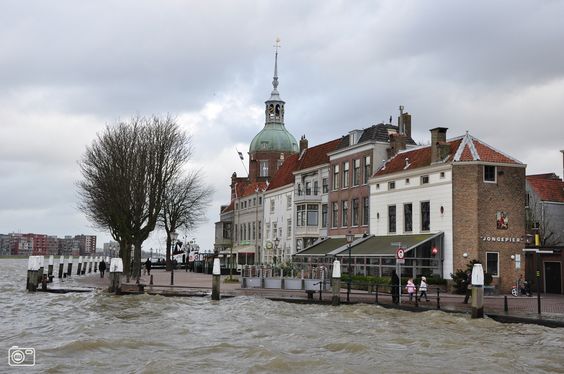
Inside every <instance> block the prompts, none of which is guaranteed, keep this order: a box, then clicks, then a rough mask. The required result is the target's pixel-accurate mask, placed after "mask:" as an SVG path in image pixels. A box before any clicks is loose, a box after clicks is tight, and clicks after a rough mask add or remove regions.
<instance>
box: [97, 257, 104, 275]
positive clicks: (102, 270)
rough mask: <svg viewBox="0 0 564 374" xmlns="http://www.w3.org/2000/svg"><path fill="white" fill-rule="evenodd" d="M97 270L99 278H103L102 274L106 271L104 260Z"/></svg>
mask: <svg viewBox="0 0 564 374" xmlns="http://www.w3.org/2000/svg"><path fill="white" fill-rule="evenodd" d="M98 269H100V278H104V272H105V271H106V261H104V259H102V261H100V264H98Z"/></svg>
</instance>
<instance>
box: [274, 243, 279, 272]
mask: <svg viewBox="0 0 564 374" xmlns="http://www.w3.org/2000/svg"><path fill="white" fill-rule="evenodd" d="M279 244H280V239H278V237H276V238H275V239H274V266H276V254H277V253H278V245H279Z"/></svg>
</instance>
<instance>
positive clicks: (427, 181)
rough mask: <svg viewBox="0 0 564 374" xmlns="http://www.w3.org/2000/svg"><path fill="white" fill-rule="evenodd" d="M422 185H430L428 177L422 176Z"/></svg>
mask: <svg viewBox="0 0 564 374" xmlns="http://www.w3.org/2000/svg"><path fill="white" fill-rule="evenodd" d="M421 184H429V176H428V175H422V176H421Z"/></svg>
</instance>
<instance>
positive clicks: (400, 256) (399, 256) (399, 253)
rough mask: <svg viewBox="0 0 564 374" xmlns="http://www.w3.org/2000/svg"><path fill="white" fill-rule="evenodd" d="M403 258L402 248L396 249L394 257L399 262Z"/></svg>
mask: <svg viewBox="0 0 564 374" xmlns="http://www.w3.org/2000/svg"><path fill="white" fill-rule="evenodd" d="M404 256H405V252H404V250H403V248H398V250H397V251H396V257H397V258H398V259H400V260H401V259H402V258H403V257H404Z"/></svg>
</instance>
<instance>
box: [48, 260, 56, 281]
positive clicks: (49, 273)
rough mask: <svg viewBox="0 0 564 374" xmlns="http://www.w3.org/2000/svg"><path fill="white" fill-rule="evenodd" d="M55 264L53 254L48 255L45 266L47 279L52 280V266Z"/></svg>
mask: <svg viewBox="0 0 564 374" xmlns="http://www.w3.org/2000/svg"><path fill="white" fill-rule="evenodd" d="M54 265H55V256H53V255H51V256H49V266H48V268H47V281H48V282H52V279H53V266H54Z"/></svg>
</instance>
